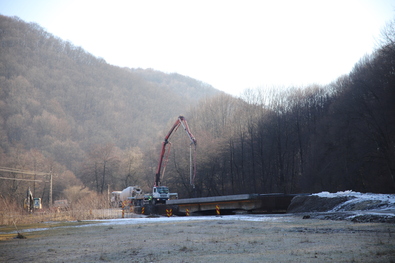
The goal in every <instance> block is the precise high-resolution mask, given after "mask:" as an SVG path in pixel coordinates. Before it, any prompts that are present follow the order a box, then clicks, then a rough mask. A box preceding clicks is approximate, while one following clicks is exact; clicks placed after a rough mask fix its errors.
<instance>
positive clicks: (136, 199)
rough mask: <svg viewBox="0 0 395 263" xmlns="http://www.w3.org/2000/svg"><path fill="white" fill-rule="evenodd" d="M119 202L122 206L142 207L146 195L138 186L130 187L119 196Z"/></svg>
mask: <svg viewBox="0 0 395 263" xmlns="http://www.w3.org/2000/svg"><path fill="white" fill-rule="evenodd" d="M119 201H120V203H121V206H141V205H143V201H144V193H143V191H142V190H141V188H140V187H139V186H138V185H136V186H129V187H126V188H125V189H123V190H122V192H121V193H120V194H119Z"/></svg>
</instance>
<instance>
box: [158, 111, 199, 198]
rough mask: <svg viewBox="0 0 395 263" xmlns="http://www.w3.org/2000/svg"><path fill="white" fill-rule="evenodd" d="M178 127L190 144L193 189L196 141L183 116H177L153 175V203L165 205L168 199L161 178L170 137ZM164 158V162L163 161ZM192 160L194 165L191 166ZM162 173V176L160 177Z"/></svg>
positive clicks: (167, 156) (167, 192) (167, 193)
mask: <svg viewBox="0 0 395 263" xmlns="http://www.w3.org/2000/svg"><path fill="white" fill-rule="evenodd" d="M180 125H181V126H182V127H183V128H184V130H185V132H186V133H187V135H188V137H189V140H190V141H191V143H190V183H191V185H192V186H193V187H194V179H195V176H196V158H195V157H196V139H195V137H194V136H193V135H192V133H191V131H190V130H189V126H188V123H187V121H186V119H185V118H184V116H179V117H178V118H177V120H176V122H175V123H174V124H173V126H172V127H171V129H170V131H169V132H168V133H167V135H166V137H165V139H164V140H163V142H162V149H161V152H160V156H159V161H158V167H157V169H156V173H155V183H154V187H153V188H152V202H153V203H154V204H155V203H166V200H169V199H170V195H171V194H170V193H169V188H168V187H167V186H162V185H161V177H163V175H164V173H165V170H166V164H167V161H168V158H169V154H170V147H171V143H170V137H171V136H172V134H174V133H175V132H176V131H177V129H178V128H179V127H180ZM192 145H193V146H194V154H193V155H194V158H192ZM164 158H165V160H163V159H164ZM192 159H193V160H194V163H193V164H192ZM161 172H162V176H161Z"/></svg>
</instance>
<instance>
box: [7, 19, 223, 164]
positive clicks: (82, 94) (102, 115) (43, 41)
mask: <svg viewBox="0 0 395 263" xmlns="http://www.w3.org/2000/svg"><path fill="white" fill-rule="evenodd" d="M0 30H1V31H0V42H1V46H0V54H1V56H0V87H1V93H0V112H1V113H0V134H1V136H0V148H1V149H2V151H3V152H5V153H7V152H9V151H10V149H11V148H13V147H14V146H15V145H17V144H18V145H22V147H23V148H24V149H39V150H40V151H45V152H46V155H50V156H52V157H55V158H54V159H55V160H56V161H58V162H60V163H63V164H66V165H67V166H68V168H69V169H71V168H72V163H73V161H76V160H69V161H68V162H66V163H64V160H65V159H68V158H69V157H68V158H64V155H63V154H61V153H62V152H63V153H64V152H70V151H72V152H74V153H75V157H77V156H78V157H81V156H82V154H83V153H84V152H85V151H87V150H88V149H89V147H91V146H92V145H94V144H105V143H112V144H114V145H115V146H118V147H119V148H121V149H126V148H128V147H135V146H140V147H144V146H145V145H147V143H149V142H152V141H153V140H156V138H157V137H156V136H157V134H158V132H162V130H163V129H164V128H165V127H166V124H167V123H168V121H169V120H170V119H173V118H175V117H176V116H178V115H179V114H184V113H185V111H186V110H187V109H188V108H190V107H191V106H193V105H195V104H196V103H197V101H198V100H199V99H200V98H203V97H206V96H212V95H214V94H216V93H219V91H218V90H215V89H214V88H213V87H211V86H210V85H208V84H205V83H202V82H200V81H198V80H194V79H192V78H189V77H185V76H181V75H178V74H165V73H161V72H159V71H154V70H151V69H147V70H143V69H126V68H120V67H116V66H112V65H109V64H107V63H106V62H105V61H104V60H103V59H100V58H96V57H94V56H92V55H91V54H89V53H88V52H87V51H85V50H83V49H82V48H80V47H76V46H73V44H72V43H70V42H66V41H63V40H61V39H59V38H57V37H56V36H53V35H51V34H50V33H48V32H46V31H45V30H44V29H43V28H41V27H40V26H39V25H37V24H32V23H31V24H28V23H25V22H23V21H21V20H20V19H18V18H9V17H5V16H0Z"/></svg>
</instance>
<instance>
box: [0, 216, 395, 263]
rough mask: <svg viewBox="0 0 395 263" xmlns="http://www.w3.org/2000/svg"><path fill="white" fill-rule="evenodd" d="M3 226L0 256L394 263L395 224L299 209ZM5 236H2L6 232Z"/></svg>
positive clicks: (9, 258) (41, 259) (76, 259)
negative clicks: (318, 215)
mask: <svg viewBox="0 0 395 263" xmlns="http://www.w3.org/2000/svg"><path fill="white" fill-rule="evenodd" d="M35 227H36V228H40V229H36V231H31V229H30V230H29V229H19V234H20V237H22V238H16V236H17V233H15V231H14V232H10V233H8V236H7V235H5V234H4V229H2V228H0V240H1V241H0V262H227V263H230V262H395V224H388V223H369V222H365V223H354V222H351V221H344V220H336V221H335V220H320V219H312V218H309V219H303V217H302V216H301V215H295V214H285V215H233V216H210V217H194V216H192V217H174V216H173V217H170V218H167V217H160V218H156V217H154V218H148V217H142V216H139V217H137V216H136V218H124V219H111V220H102V221H80V222H71V223H70V222H69V223H67V224H64V223H54V222H53V223H51V222H50V223H48V222H47V223H40V224H38V225H35ZM1 237H3V238H2V239H1Z"/></svg>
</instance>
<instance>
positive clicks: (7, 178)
mask: <svg viewBox="0 0 395 263" xmlns="http://www.w3.org/2000/svg"><path fill="white" fill-rule="evenodd" d="M0 179H6V180H15V181H30V182H45V183H47V182H48V181H43V180H32V179H20V178H9V177H0Z"/></svg>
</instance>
